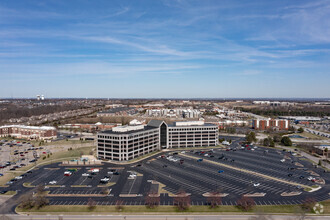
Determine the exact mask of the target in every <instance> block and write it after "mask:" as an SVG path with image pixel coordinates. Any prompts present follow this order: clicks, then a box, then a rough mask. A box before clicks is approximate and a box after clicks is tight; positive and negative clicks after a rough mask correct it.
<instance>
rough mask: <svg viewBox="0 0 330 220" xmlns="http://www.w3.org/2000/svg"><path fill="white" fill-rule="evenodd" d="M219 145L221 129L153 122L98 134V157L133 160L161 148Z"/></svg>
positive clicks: (210, 125)
mask: <svg viewBox="0 0 330 220" xmlns="http://www.w3.org/2000/svg"><path fill="white" fill-rule="evenodd" d="M216 145H218V126H217V125H214V124H204V122H203V121H194V122H174V123H173V124H170V125H167V124H166V123H165V122H164V121H160V120H151V121H150V122H149V123H148V125H142V124H139V123H134V124H130V125H126V126H118V127H115V128H112V130H107V131H103V132H99V133H98V134H97V156H98V158H100V159H106V160H117V161H122V160H131V159H133V158H136V157H139V156H142V155H145V154H148V153H151V152H153V151H156V150H160V149H161V148H188V147H206V146H216Z"/></svg>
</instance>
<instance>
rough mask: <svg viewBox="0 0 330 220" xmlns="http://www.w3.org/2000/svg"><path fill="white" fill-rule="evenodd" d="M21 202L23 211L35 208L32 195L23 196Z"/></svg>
mask: <svg viewBox="0 0 330 220" xmlns="http://www.w3.org/2000/svg"><path fill="white" fill-rule="evenodd" d="M19 200H20V204H19V207H20V208H22V209H31V208H33V206H34V201H33V196H32V194H31V193H29V194H25V195H23V196H22V197H21V198H20V199H19Z"/></svg>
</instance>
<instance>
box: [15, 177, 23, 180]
mask: <svg viewBox="0 0 330 220" xmlns="http://www.w3.org/2000/svg"><path fill="white" fill-rule="evenodd" d="M15 179H17V180H21V179H23V177H21V176H16V177H15Z"/></svg>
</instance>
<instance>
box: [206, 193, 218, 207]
mask: <svg viewBox="0 0 330 220" xmlns="http://www.w3.org/2000/svg"><path fill="white" fill-rule="evenodd" d="M207 203H208V204H209V205H210V207H211V208H212V209H213V208H216V207H218V206H219V205H221V196H220V192H219V191H214V192H211V193H210V196H209V197H207Z"/></svg>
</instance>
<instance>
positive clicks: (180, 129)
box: [168, 126, 218, 132]
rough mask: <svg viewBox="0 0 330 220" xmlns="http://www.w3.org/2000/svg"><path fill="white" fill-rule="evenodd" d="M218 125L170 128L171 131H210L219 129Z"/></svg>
mask: <svg viewBox="0 0 330 220" xmlns="http://www.w3.org/2000/svg"><path fill="white" fill-rule="evenodd" d="M217 129H218V127H217V126H215V127H213V126H212V127H211V126H210V127H200V128H171V127H170V128H169V129H168V130H169V132H171V131H209V130H217Z"/></svg>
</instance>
